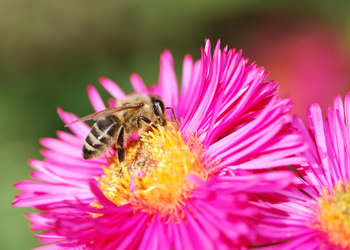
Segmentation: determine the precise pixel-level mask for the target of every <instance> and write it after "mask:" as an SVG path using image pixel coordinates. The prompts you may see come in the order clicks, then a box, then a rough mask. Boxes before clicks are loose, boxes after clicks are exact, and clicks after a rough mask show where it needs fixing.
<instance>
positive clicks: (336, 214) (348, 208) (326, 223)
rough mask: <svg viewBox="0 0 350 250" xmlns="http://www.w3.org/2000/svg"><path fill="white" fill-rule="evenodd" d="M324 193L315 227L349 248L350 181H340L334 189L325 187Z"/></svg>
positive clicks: (320, 200)
mask: <svg viewBox="0 0 350 250" xmlns="http://www.w3.org/2000/svg"><path fill="white" fill-rule="evenodd" d="M323 193H324V194H323V195H322V196H321V197H320V199H319V207H318V210H317V213H316V216H315V218H316V221H315V223H314V224H313V227H315V228H317V229H319V230H321V231H324V232H326V233H327V234H328V236H329V241H331V242H332V243H333V244H334V245H336V246H340V247H342V248H344V249H349V248H350V238H349V235H350V183H349V182H348V181H346V182H343V181H339V182H338V183H337V185H336V186H335V187H334V188H333V190H331V191H328V190H327V189H325V188H324V191H323Z"/></svg>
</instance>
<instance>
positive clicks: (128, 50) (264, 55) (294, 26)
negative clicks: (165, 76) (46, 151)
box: [0, 0, 350, 250]
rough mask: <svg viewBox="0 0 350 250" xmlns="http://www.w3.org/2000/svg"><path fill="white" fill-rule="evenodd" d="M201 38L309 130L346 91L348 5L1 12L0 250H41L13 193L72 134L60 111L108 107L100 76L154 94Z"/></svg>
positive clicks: (126, 5) (42, 5)
mask: <svg viewBox="0 0 350 250" xmlns="http://www.w3.org/2000/svg"><path fill="white" fill-rule="evenodd" d="M205 38H210V39H211V41H212V43H214V44H215V42H216V40H217V39H218V38H220V39H221V41H222V44H223V45H225V44H228V45H229V47H230V48H234V47H235V48H238V49H243V56H244V57H248V58H250V61H251V62H253V61H257V63H258V65H259V66H265V67H266V69H267V71H269V72H271V75H270V78H271V79H274V80H276V81H278V82H279V83H280V84H281V90H280V93H281V96H283V97H286V96H290V97H292V98H293V99H294V101H295V103H296V105H295V112H296V113H297V114H298V115H300V116H301V117H302V118H303V119H304V120H305V119H306V108H307V104H310V103H312V102H320V103H321V105H322V107H326V106H328V105H331V104H332V100H333V97H334V95H335V94H336V93H339V94H341V96H342V97H344V96H345V93H346V92H347V91H348V90H350V77H349V69H350V67H349V65H350V64H349V61H350V60H349V58H350V56H349V48H350V47H349V46H348V45H349V44H350V1H345V0H344V1H311V0H303V1H299V0H294V1H279V0H274V1H272V0H271V1H261V0H217V1H208V0H202V1H191V0H178V1H161V0H158V1H156V0H148V1H145V0H143V1H142V0H129V1H118V0H115V1H109V0H105V1H92V0H84V1H83V0H73V1H58V0H56V1H53V0H42V1H38V0H31V1H25V0H11V1H4V0H0V113H1V119H2V120H1V123H0V128H1V130H0V131H1V133H0V135H1V141H0V142H1V144H0V159H1V172H2V174H1V175H0V178H1V181H0V185H1V188H0V195H1V197H0V202H1V204H0V206H1V216H2V220H1V228H0V249H8V250H12V249H31V248H34V247H37V246H40V244H39V243H38V242H37V239H36V238H34V237H33V236H32V234H33V232H31V231H30V229H29V225H28V224H29V223H28V220H27V219H26V218H25V217H24V216H23V213H25V212H29V211H31V210H30V209H25V208H15V207H12V206H11V205H10V203H11V201H12V200H13V199H14V195H15V194H18V193H19V191H18V190H16V189H15V188H13V186H12V185H13V183H15V182H17V181H19V180H21V179H27V178H28V173H29V172H30V171H31V168H30V167H29V166H28V164H27V161H28V159H29V158H36V159H42V157H41V156H40V154H39V149H40V148H41V146H40V144H39V139H40V138H42V137H55V136H56V135H55V132H56V131H57V130H63V129H65V128H64V127H63V123H62V122H61V120H60V119H59V118H58V116H57V113H56V108H57V107H58V106H60V107H62V108H63V109H64V110H67V111H71V112H74V113H76V114H78V115H79V116H83V115H86V114H89V113H91V112H92V111H93V109H92V108H91V105H90V103H89V100H88V98H87V95H86V86H87V84H93V85H94V86H96V87H97V89H98V90H99V91H100V93H101V95H102V96H103V97H104V98H107V97H109V96H108V94H107V92H106V91H105V90H103V88H102V87H101V86H100V85H99V83H98V77H100V76H106V77H109V78H111V79H113V80H114V81H116V82H117V83H118V84H119V85H120V86H122V88H123V89H124V90H125V92H127V93H130V92H131V91H132V89H131V86H130V84H129V75H130V74H131V73H132V72H137V73H139V74H140V75H141V76H142V77H143V79H144V81H145V82H146V83H147V84H153V83H154V82H156V81H157V78H158V72H159V55H160V53H161V52H162V51H163V50H164V49H170V50H171V52H172V53H173V56H174V60H175V70H176V73H177V75H178V77H180V76H181V67H182V60H183V57H184V55H185V54H187V53H190V54H192V56H193V57H194V59H199V57H200V49H199V48H200V46H203V45H204V39H205ZM222 47H223V46H222ZM178 79H180V78H178Z"/></svg>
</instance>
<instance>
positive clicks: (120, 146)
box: [117, 124, 125, 163]
mask: <svg viewBox="0 0 350 250" xmlns="http://www.w3.org/2000/svg"><path fill="white" fill-rule="evenodd" d="M124 127H125V125H124V124H123V125H122V126H121V128H120V131H119V135H118V139H117V149H118V160H119V162H120V163H122V162H123V161H124V160H125V149H124Z"/></svg>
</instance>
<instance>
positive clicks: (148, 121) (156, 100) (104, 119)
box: [66, 94, 176, 163]
mask: <svg viewBox="0 0 350 250" xmlns="http://www.w3.org/2000/svg"><path fill="white" fill-rule="evenodd" d="M166 109H171V110H172V112H173V118H174V120H175V121H176V118H175V115H174V111H173V109H172V108H171V107H166V108H165V106H164V102H163V100H162V99H161V98H160V97H159V96H157V95H154V94H151V95H147V94H134V95H130V96H128V97H126V98H125V99H123V100H121V101H120V102H119V103H118V106H117V107H110V108H107V109H105V110H102V111H99V112H96V113H93V114H90V115H88V116H85V117H83V118H80V119H78V120H76V121H73V122H71V123H69V124H67V125H66V126H70V125H73V124H76V123H80V122H84V121H87V120H91V119H94V120H97V122H96V123H95V124H94V125H93V126H92V128H91V130H90V133H89V134H88V136H87V137H86V139H85V142H84V146H83V158H84V160H87V159H91V158H96V157H99V156H101V155H102V154H103V153H104V152H106V151H107V149H108V148H110V147H111V146H112V145H113V144H114V143H115V145H116V149H117V155H118V160H119V162H120V163H122V162H123V161H124V160H125V148H124V140H125V136H128V135H130V134H132V133H134V132H136V131H137V132H138V135H139V136H140V135H142V134H143V133H144V132H145V131H147V130H148V129H149V128H150V127H153V128H155V129H158V127H157V125H158V126H166V123H167V122H166V119H165V110H166Z"/></svg>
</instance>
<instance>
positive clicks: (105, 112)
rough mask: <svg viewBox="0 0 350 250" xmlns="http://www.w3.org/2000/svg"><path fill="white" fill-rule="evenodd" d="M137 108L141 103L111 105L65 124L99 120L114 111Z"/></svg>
mask: <svg viewBox="0 0 350 250" xmlns="http://www.w3.org/2000/svg"><path fill="white" fill-rule="evenodd" d="M136 108H140V105H130V106H120V107H110V108H107V109H104V110H101V111H99V112H96V113H93V114H90V115H87V116H85V117H82V118H80V119H78V120H75V121H73V122H71V123H68V124H66V125H65V127H67V126H71V125H73V124H76V123H80V122H84V121H87V120H98V119H100V118H101V117H104V116H108V115H111V114H113V113H115V112H120V111H122V110H126V109H136Z"/></svg>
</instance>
